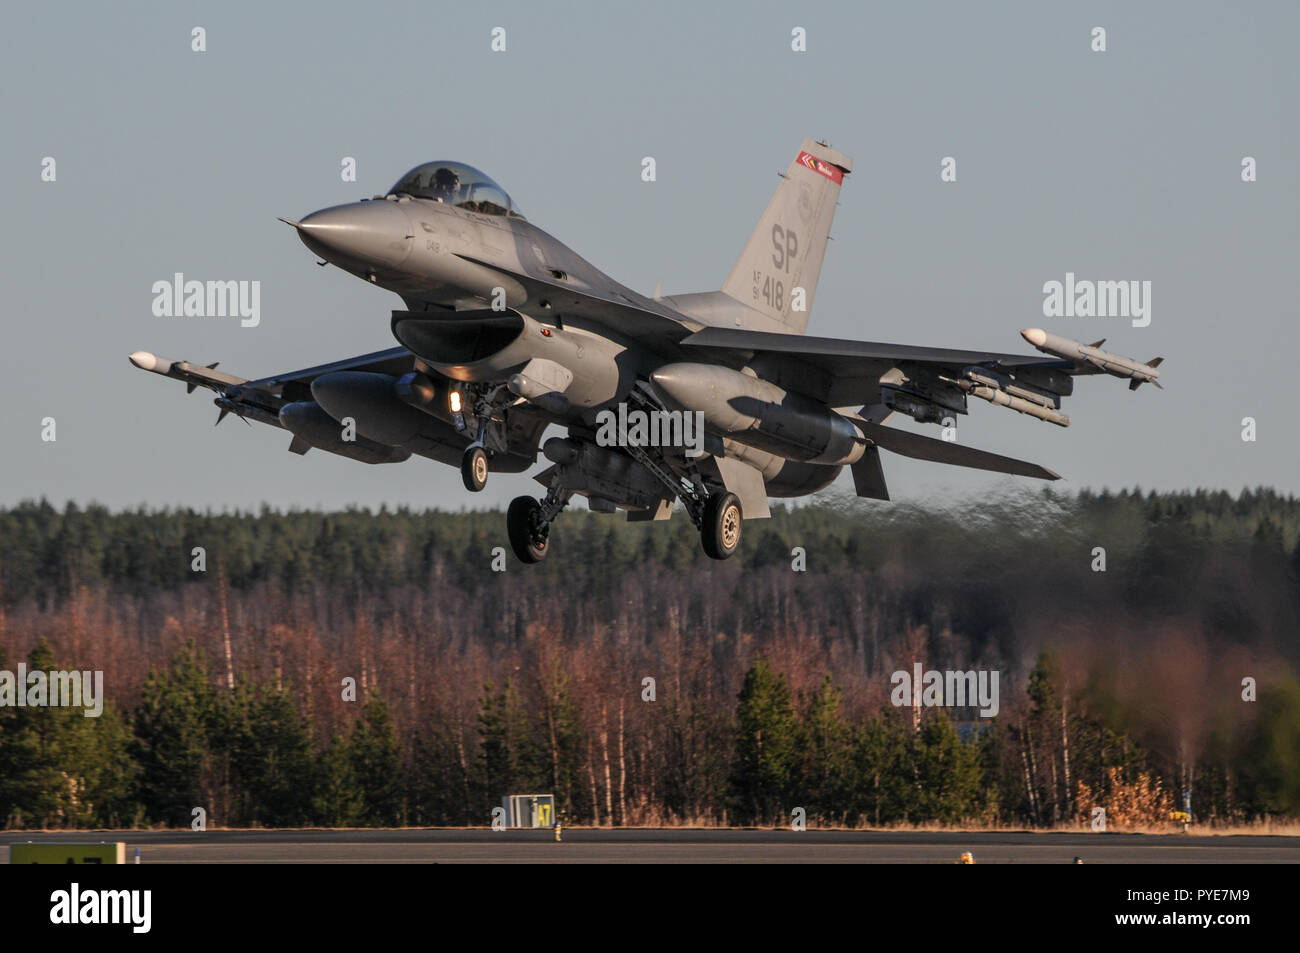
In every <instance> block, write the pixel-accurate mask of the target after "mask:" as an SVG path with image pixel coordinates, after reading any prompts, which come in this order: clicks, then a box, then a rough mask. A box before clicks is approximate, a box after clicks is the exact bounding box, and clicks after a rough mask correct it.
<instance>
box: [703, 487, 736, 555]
mask: <svg viewBox="0 0 1300 953" xmlns="http://www.w3.org/2000/svg"><path fill="white" fill-rule="evenodd" d="M696 525H697V526H699V528H700V542H701V543H703V545H704V555H706V556H708V557H709V558H710V559H727V558H729V557H730V556H731V555H732V554H733V553H735V551H736V550H737V549H739V548H740V533H741V528H742V527H743V525H744V514H743V513H742V512H741V508H740V498H739V497H737V496H736V494H734V493H727V492H717V493H710V494H709V497H708V499H707V500H705V501H704V513H703V514H702V517H701V519H700V521H699V522H698V523H697V524H696Z"/></svg>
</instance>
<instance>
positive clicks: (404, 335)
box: [131, 141, 1158, 561]
mask: <svg viewBox="0 0 1300 953" xmlns="http://www.w3.org/2000/svg"><path fill="white" fill-rule="evenodd" d="M851 169H852V161H851V160H850V159H849V158H848V157H847V156H845V155H842V154H841V153H838V152H835V151H834V150H832V149H830V148H829V147H827V146H826V145H824V144H821V143H815V142H812V141H805V142H804V143H803V145H802V147H801V148H800V150H799V152H798V153H797V154H796V157H795V159H794V160H793V161H792V162H791V164H790V167H789V169H788V170H787V172H786V173H785V175H784V176H783V177H782V181H781V183H780V184H779V186H778V187H777V190H776V194H775V195H774V196H773V198H772V200H771V201H770V202H769V203H768V206H767V208H766V210H765V211H764V213H763V215H762V216H761V217H760V219H759V224H758V227H757V228H756V229H755V230H754V232H753V233H752V234H751V236H750V238H749V240H748V241H747V243H746V245H745V247H744V250H743V251H742V253H741V256H740V259H739V260H738V262H737V264H736V266H735V267H734V268H733V269H732V272H731V274H730V275H729V276H728V278H727V279H726V281H725V282H724V284H723V287H722V289H720V290H718V291H714V292H702V293H696V294H688V295H679V296H675V297H669V298H653V299H652V298H646V297H644V296H643V295H640V294H639V293H637V292H635V291H633V290H632V289H630V288H627V287H625V286H623V285H621V284H619V283H618V282H616V281H614V280H613V279H611V278H609V277H608V276H607V275H605V274H604V273H603V272H601V271H600V270H599V269H597V268H595V267H594V266H592V265H591V264H590V263H588V262H587V261H586V260H585V259H583V258H581V257H580V256H579V255H577V254H576V253H575V252H573V251H572V250H571V249H570V248H568V247H567V246H566V245H564V244H563V243H562V242H560V241H558V240H557V239H555V238H554V237H552V236H551V235H549V234H547V233H546V232H545V231H543V230H542V229H540V228H538V227H537V226H536V225H534V224H533V223H531V222H529V221H528V220H527V219H525V218H523V217H522V216H521V215H519V214H517V210H516V209H515V207H514V204H513V200H512V199H510V197H509V196H508V195H506V193H505V192H504V190H502V189H500V187H499V186H497V185H496V184H495V183H493V182H491V180H490V179H488V178H487V177H486V176H484V175H483V174H482V173H481V172H479V171H478V170H476V169H473V168H471V167H469V166H465V165H464V164H462V163H454V162H433V163H425V164H424V165H421V166H417V167H416V168H415V169H413V170H411V172H409V173H408V174H407V175H406V176H404V177H403V178H402V179H401V180H399V183H398V185H397V186H395V187H394V191H393V192H391V193H390V194H388V195H385V196H377V197H375V198H374V199H372V200H366V201H361V202H355V203H351V204H348V205H340V206H334V207H331V208H327V209H322V210H321V211H319V212H315V213H312V214H311V215H308V216H306V217H304V218H303V219H302V220H301V221H298V222H293V221H289V220H287V219H286V222H287V223H288V224H289V225H292V226H293V227H294V228H295V229H297V231H298V234H299V236H300V237H301V238H302V241H303V243H304V244H305V245H307V247H308V248H309V249H311V250H312V251H313V252H315V253H316V254H318V255H320V256H322V257H323V258H324V259H325V260H327V261H328V262H332V263H333V264H335V265H337V266H338V267H340V268H343V269H344V270H346V271H348V272H350V273H351V274H354V275H356V276H357V277H359V278H362V279H363V280H365V281H368V282H370V283H373V284H375V285H377V286H379V287H382V288H385V289H387V290H390V291H392V292H394V293H396V294H398V295H399V296H400V297H401V298H402V300H403V301H404V302H405V304H406V309H405V310H399V311H394V312H393V314H392V320H391V329H392V332H393V335H394V336H395V337H396V338H397V339H398V341H399V342H400V343H401V345H402V346H401V347H399V348H393V349H390V350H388V351H382V352H375V353H372V354H367V355H362V356H360V357H357V358H350V359H346V360H343V361H336V362H334V363H332V364H329V365H323V366H320V367H315V368H307V369H305V370H302V371H296V372H291V373H289V374H281V375H276V376H274V377H269V378H262V379H259V380H245V379H242V378H237V377H234V376H233V375H229V374H225V373H224V372H217V371H214V370H212V369H211V368H204V367H198V366H195V365H192V364H188V363H186V362H175V361H169V360H167V359H161V358H156V357H154V356H153V355H152V354H148V353H146V352H137V353H135V354H133V355H131V361H132V363H133V364H135V365H136V366H137V367H140V368H142V369H145V370H150V371H153V372H155V373H158V374H162V375H165V376H169V377H173V378H175V379H178V380H181V381H184V382H185V383H186V384H187V385H188V386H189V388H190V390H193V389H194V388H195V387H198V386H202V387H206V388H209V389H211V390H214V391H216V392H217V393H218V397H217V399H216V403H217V405H218V407H220V408H221V411H222V416H225V414H227V413H235V414H238V415H240V416H243V417H245V418H246V419H249V420H254V421H258V422H262V423H267V424H269V425H271V426H275V427H280V428H283V429H287V430H289V431H290V432H291V433H292V434H293V441H292V442H291V444H290V447H289V449H290V450H291V451H292V452H294V453H297V454H303V453H305V452H307V450H308V449H309V448H311V447H317V448H319V449H322V450H325V451H327V452H330V453H335V454H339V455H342V456H346V457H349V458H351V459H355V460H360V461H363V462H367V463H387V462H401V461H403V460H405V459H406V458H408V457H409V456H410V455H412V454H416V455H419V456H423V457H426V458H429V459H432V460H435V461H437V462H441V463H447V464H453V465H455V464H457V463H460V464H461V465H462V473H463V475H464V479H465V481H466V486H468V487H469V488H470V489H481V488H482V486H483V483H482V479H483V477H484V475H485V474H487V473H489V472H490V471H491V470H497V471H500V472H521V471H523V470H526V469H529V468H530V467H531V466H532V464H533V463H534V462H535V460H536V457H537V453H538V450H539V442H540V440H541V436H542V433H543V431H544V430H545V428H546V427H547V426H548V425H559V426H561V427H564V428H566V429H567V431H568V436H567V437H565V438H553V439H551V440H549V441H547V442H546V444H545V447H544V448H543V449H544V453H545V456H546V458H547V459H548V460H549V461H551V463H552V465H551V466H550V467H548V468H547V469H545V470H544V471H543V472H541V473H539V474H538V475H537V477H536V478H537V479H538V480H539V482H542V483H543V485H545V486H547V488H548V492H547V495H546V497H544V498H543V500H541V501H540V502H532V503H530V505H531V506H532V507H533V510H532V511H529V512H533V511H536V512H535V513H534V515H527V514H525V516H523V517H520V519H526V520H528V521H529V522H528V523H527V528H526V529H525V530H523V532H525V533H526V535H527V537H528V539H531V540H534V542H535V544H536V545H537V546H538V547H541V548H542V549H543V550H544V548H545V540H546V538H547V533H548V532H549V526H550V522H551V520H553V519H554V517H555V515H556V514H558V512H559V510H560V509H562V508H563V506H564V505H565V503H566V502H567V500H568V498H569V496H571V495H573V494H578V495H582V496H586V497H587V498H588V501H589V505H590V506H591V507H592V508H593V509H596V510H599V511H602V512H610V511H613V510H614V509H616V508H623V509H626V510H628V515H629V518H634V519H651V520H659V519H664V518H667V517H668V516H670V515H671V513H672V508H671V505H670V504H671V501H672V500H673V499H674V498H677V499H678V500H680V501H681V502H682V503H683V504H684V506H685V508H686V510H687V512H688V514H689V516H690V518H691V519H692V520H693V521H694V522H695V523H696V525H697V526H698V527H699V528H700V530H701V533H702V534H703V535H704V541H705V549H706V550H708V551H710V553H709V554H710V555H713V556H717V557H718V558H725V556H726V555H729V552H726V553H719V552H714V551H713V550H720V549H721V548H726V547H729V546H731V545H732V543H735V542H736V541H737V540H738V538H739V529H738V527H739V525H740V518H741V514H742V512H743V515H744V516H748V517H749V518H751V519H753V518H763V517H766V516H768V515H769V511H768V505H767V498H768V497H769V496H797V495H803V494H807V493H811V492H816V491H817V490H819V489H821V488H823V487H825V486H827V485H828V484H829V483H830V482H831V481H832V480H834V479H835V476H836V475H837V474H838V473H839V472H840V470H841V468H842V467H843V466H846V465H847V466H850V467H851V468H852V470H853V476H854V486H855V488H856V490H857V492H858V494H859V495H861V496H864V497H869V498H873V499H888V497H889V492H888V489H887V487H886V482H885V477H884V472H883V468H882V465H881V458H880V453H879V451H880V450H887V451H889V452H891V453H895V454H899V455H901V456H905V457H912V458H915V459H921V460H929V461H933V462H938V463H944V464H949V465H955V466H963V467H970V468H975V469H982V470H990V471H994V472H1001V473H1011V474H1017V475H1021V476H1027V477H1034V478H1038V479H1046V480H1053V479H1057V478H1058V476H1057V474H1055V473H1054V472H1052V471H1051V470H1048V469H1046V468H1045V467H1041V466H1038V465H1036V464H1032V463H1027V462H1025V461H1021V460H1015V459H1012V458H1008V457H1004V456H1001V455H999V454H995V453H990V452H988V451H983V450H978V449H975V448H972V447H966V446H962V445H958V444H956V443H953V442H951V441H944V440H938V439H935V438H931V437H927V436H924V435H921V434H916V433H911V432H908V431H903V430H897V429H894V428H889V427H885V426H883V425H882V422H883V421H884V420H887V419H888V418H889V416H890V415H891V412H898V413H905V414H908V415H911V416H913V417H914V418H915V419H917V420H919V421H922V422H927V421H933V422H938V421H940V420H942V419H947V416H946V415H948V414H951V413H956V414H964V413H966V412H967V397H968V396H971V395H973V396H976V397H981V398H983V399H984V400H986V401H989V402H990V403H993V404H997V405H1001V406H1004V407H1009V408H1011V409H1013V410H1020V411H1021V412H1023V413H1031V414H1033V415H1035V416H1038V417H1040V418H1042V419H1050V420H1054V421H1055V422H1061V421H1062V420H1063V419H1064V418H1063V417H1062V416H1061V415H1059V414H1058V413H1057V410H1056V408H1058V407H1059V406H1060V405H1061V402H1062V399H1063V396H1065V395H1068V394H1069V393H1070V392H1071V390H1072V383H1071V375H1073V374H1080V373H1096V372H1097V371H1099V370H1104V371H1106V372H1107V373H1111V374H1115V375H1117V376H1124V377H1132V378H1133V379H1134V380H1133V384H1134V386H1136V384H1137V383H1140V382H1141V380H1154V379H1155V376H1156V372H1155V371H1154V363H1158V361H1156V362H1153V363H1152V364H1146V365H1143V364H1139V363H1138V362H1136V361H1132V360H1130V359H1128V358H1122V357H1118V356H1117V355H1111V354H1109V353H1107V352H1099V351H1096V350H1095V348H1093V347H1087V346H1083V345H1078V343H1077V342H1068V341H1063V340H1058V339H1056V338H1055V337H1050V338H1044V341H1046V345H1044V341H1040V340H1038V336H1039V335H1041V334H1042V332H1035V335H1034V336H1033V337H1032V338H1030V340H1031V343H1034V344H1035V345H1036V346H1046V347H1048V349H1053V348H1054V350H1052V354H1053V356H1052V357H1051V358H1041V357H1033V356H1025V355H1019V354H1002V353H997V352H987V351H972V350H957V349H944V348H930V347H918V346H914V345H895V344H881V343H874V342H862V341H843V340H835V339H825V338H815V337H809V336H807V335H805V334H804V333H803V332H804V331H805V329H806V326H807V321H808V315H809V313H810V311H811V307H812V302H813V297H814V294H815V291H816V285H817V281H818V278H819V276H820V272H821V266H822V262H823V259H824V255H825V250H826V243H827V240H828V237H829V231H830V225H831V221H832V219H833V217H834V210H835V204H836V198H837V196H838V194H839V190H840V187H841V184H842V182H843V181H844V176H845V175H847V174H849V173H850V172H851ZM483 196H488V198H484V197H483ZM796 290H798V291H799V292H800V294H801V295H802V296H803V303H804V304H805V305H806V308H807V310H798V309H797V308H796V307H795V303H796V296H795V292H796ZM1070 358H1073V360H1071V359H1070ZM453 399H454V400H455V401H456V404H455V405H454V406H453V405H452V403H451V402H452V401H453ZM627 400H635V401H638V402H639V403H640V404H642V405H644V406H645V407H646V408H648V409H651V410H653V409H656V408H660V409H670V410H676V411H690V412H699V413H701V414H702V415H703V419H704V421H705V424H706V434H705V439H704V449H705V453H704V455H703V457H702V458H701V459H700V460H699V461H695V460H693V459H692V457H693V456H694V454H691V455H690V456H688V455H686V454H685V448H662V447H659V448H654V453H653V454H652V453H650V452H649V451H648V450H647V449H646V448H641V447H637V446H633V445H628V446H624V447H619V448H609V447H598V446H596V445H595V443H594V433H593V427H594V425H595V421H596V419H597V415H598V414H599V413H600V411H601V410H604V409H608V408H610V407H612V406H613V405H615V404H617V403H621V402H624V401H627ZM854 405H860V406H861V407H862V411H861V412H860V413H855V412H854V411H853V410H852V407H853V406H854ZM343 421H348V422H349V423H350V424H351V425H353V426H354V427H355V430H356V436H355V438H354V439H350V440H349V439H347V438H345V437H343V436H342V435H341V434H342V431H340V429H339V426H338V425H339V424H341V423H342V422H343ZM346 429H347V428H344V430H346ZM475 454H477V455H478V457H477V459H478V463H477V464H474V463H473V461H474V459H475V456H474V455H475ZM485 455H486V456H485ZM485 460H486V461H487V462H488V466H487V469H483V464H484V461H485ZM728 492H729V493H732V494H735V497H736V500H735V501H733V502H728V500H729V499H730V498H729V497H728V496H726V494H727V493H728ZM519 502H520V501H519V500H516V503H519ZM523 502H529V501H527V500H524V501H523ZM715 503H716V504H717V507H719V508H715V509H710V507H711V506H714V504H715ZM514 510H515V506H514V504H512V507H511V511H512V513H513V512H514ZM520 512H523V511H520ZM542 513H544V514H545V515H538V514H542ZM510 519H512V520H513V519H515V517H514V516H512V517H511V518H510ZM510 525H511V527H512V529H511V534H512V536H511V542H512V546H513V545H516V540H515V533H516V530H518V529H519V527H520V526H523V525H525V524H523V523H511V524H510ZM724 526H730V527H731V529H729V530H726V532H727V533H730V534H731V535H729V536H726V537H725V538H726V539H730V540H731V541H732V543H729V544H726V545H725V546H724V544H723V543H722V542H720V540H723V539H724V536H723V535H718V534H722V533H723V532H724V530H723V529H722V527H724ZM710 527H712V528H710ZM710 533H713V534H715V535H713V536H710V535H709V534H710ZM530 545H531V544H530ZM516 553H517V554H519V555H520V558H521V559H524V558H525V556H527V555H528V552H527V549H526V547H525V549H522V550H521V549H520V548H518V547H516ZM526 561H534V560H532V559H529V560H526Z"/></svg>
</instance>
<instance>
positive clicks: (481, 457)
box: [460, 444, 488, 493]
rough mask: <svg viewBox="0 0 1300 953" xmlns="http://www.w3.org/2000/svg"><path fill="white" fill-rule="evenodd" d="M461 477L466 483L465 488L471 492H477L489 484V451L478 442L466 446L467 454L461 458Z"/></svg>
mask: <svg viewBox="0 0 1300 953" xmlns="http://www.w3.org/2000/svg"><path fill="white" fill-rule="evenodd" d="M460 478H461V480H462V481H463V482H464V484H465V489H467V490H469V491H470V492H471V493H477V492H478V491H479V490H481V489H483V487H485V486H487V481H488V456H487V451H486V450H484V449H483V448H482V447H481V446H479V445H478V444H474V445H472V446H470V447H468V448H466V450H465V455H464V456H463V457H461V458H460Z"/></svg>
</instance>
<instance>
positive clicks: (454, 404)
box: [447, 390, 460, 414]
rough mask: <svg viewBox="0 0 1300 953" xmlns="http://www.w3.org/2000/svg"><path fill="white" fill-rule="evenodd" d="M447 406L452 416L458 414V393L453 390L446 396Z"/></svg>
mask: <svg viewBox="0 0 1300 953" xmlns="http://www.w3.org/2000/svg"><path fill="white" fill-rule="evenodd" d="M447 406H448V407H449V408H451V412H452V413H453V414H458V413H460V391H458V390H453V391H451V392H450V393H449V394H448V395H447Z"/></svg>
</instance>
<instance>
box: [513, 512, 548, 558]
mask: <svg viewBox="0 0 1300 953" xmlns="http://www.w3.org/2000/svg"><path fill="white" fill-rule="evenodd" d="M541 508H542V504H541V503H539V502H537V500H535V499H533V497H531V496H517V497H515V498H514V499H513V500H511V501H510V507H509V508H508V509H507V510H506V535H507V536H509V537H510V548H511V549H513V550H514V552H515V556H517V557H518V558H519V561H520V562H521V563H539V562H541V561H542V560H543V559H545V558H546V553H547V550H548V549H549V543H548V542H547V539H546V537H545V536H543V537H540V538H539V537H538V536H537V534H536V533H535V532H534V531H533V525H534V523H535V522H536V519H535V514H536V513H538V512H539V511H540V510H541Z"/></svg>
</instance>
